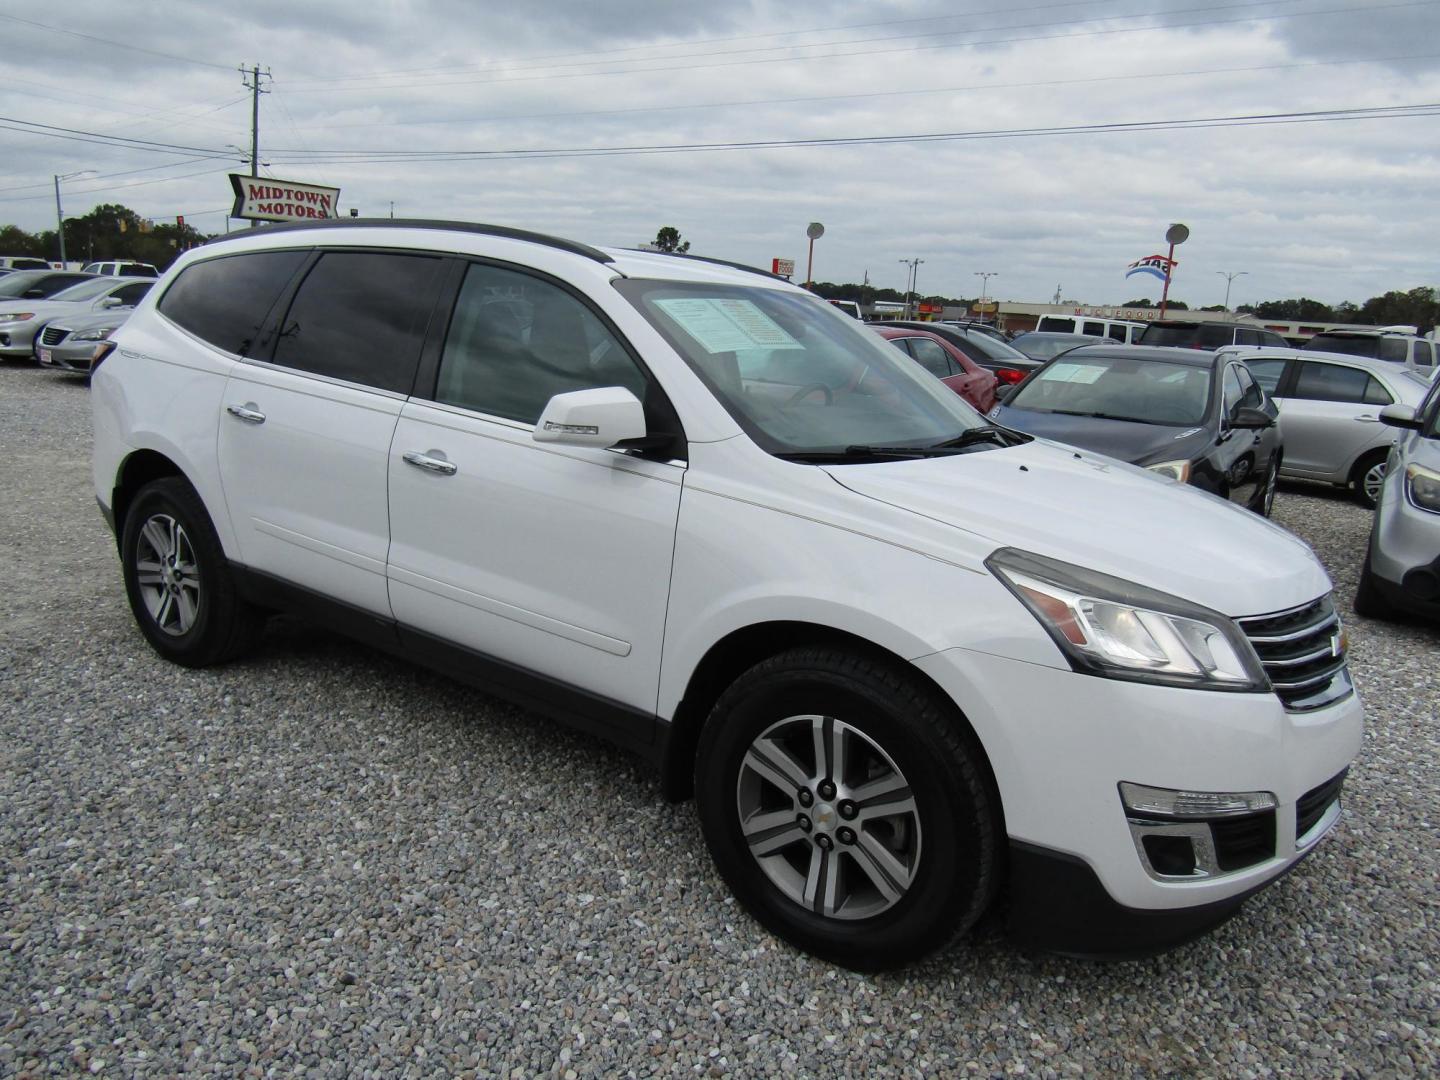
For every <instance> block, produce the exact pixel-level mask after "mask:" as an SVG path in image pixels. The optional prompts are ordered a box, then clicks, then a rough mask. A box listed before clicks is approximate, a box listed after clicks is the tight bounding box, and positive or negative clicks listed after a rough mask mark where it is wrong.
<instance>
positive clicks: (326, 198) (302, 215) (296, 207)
mask: <svg viewBox="0 0 1440 1080" xmlns="http://www.w3.org/2000/svg"><path fill="white" fill-rule="evenodd" d="M230 186H231V187H233V188H234V189H235V209H234V210H232V211H231V212H230V216H231V217H232V218H248V219H250V220H251V221H315V220H319V219H324V218H334V217H339V216H340V214H339V211H338V210H337V209H336V204H337V203H338V201H339V197H340V189H339V188H332V187H316V186H315V185H314V184H297V183H295V182H294V181H293V180H275V179H273V178H271V177H268V176H241V175H239V174H238V173H231V174H230Z"/></svg>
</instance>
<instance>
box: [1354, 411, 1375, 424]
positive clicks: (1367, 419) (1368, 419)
mask: <svg viewBox="0 0 1440 1080" xmlns="http://www.w3.org/2000/svg"><path fill="white" fill-rule="evenodd" d="M1355 419H1356V420H1358V421H1360V422H1361V423H1362V424H1378V423H1380V417H1378V416H1371V415H1370V414H1369V413H1364V414H1363V415H1361V416H1357V417H1355Z"/></svg>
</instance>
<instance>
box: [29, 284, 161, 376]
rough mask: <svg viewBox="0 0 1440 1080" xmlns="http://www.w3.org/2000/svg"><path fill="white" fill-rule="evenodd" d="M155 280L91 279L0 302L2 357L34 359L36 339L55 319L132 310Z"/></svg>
mask: <svg viewBox="0 0 1440 1080" xmlns="http://www.w3.org/2000/svg"><path fill="white" fill-rule="evenodd" d="M154 284H155V281H154V279H153V278H123V277H88V278H85V279H84V280H82V281H80V282H79V283H78V284H75V285H71V286H70V287H69V288H68V289H63V290H61V291H60V292H57V293H55V294H54V295H53V296H51V297H48V298H45V299H39V298H35V299H31V298H24V297H22V298H20V299H16V300H5V301H0V357H5V358H6V359H10V360H31V359H34V358H35V348H36V336H37V335H38V334H39V333H40V331H41V330H42V329H43V328H44V327H45V326H46V325H47V324H48V323H49V322H50V321H51V320H53V319H63V318H65V317H67V316H73V315H77V314H85V315H89V314H92V313H94V312H100V311H109V310H112V309H115V308H126V309H129V308H133V307H134V306H135V305H136V304H138V303H139V302H140V300H141V298H142V297H144V295H145V294H146V293H147V292H149V291H150V288H151V286H153V285H154Z"/></svg>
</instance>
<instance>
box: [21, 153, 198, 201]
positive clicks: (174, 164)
mask: <svg viewBox="0 0 1440 1080" xmlns="http://www.w3.org/2000/svg"><path fill="white" fill-rule="evenodd" d="M208 160H210V159H209V158H203V157H192V158H184V159H182V160H180V161H167V162H165V163H164V164H163V165H147V166H145V168H143V169H126V170H125V171H124V172H113V173H101V174H100V175H99V176H92V177H91V178H90V179H91V180H108V179H110V178H112V177H115V176H134V175H135V174H136V173H147V172H156V171H158V170H160V169H175V168H179V167H180V166H182V165H193V164H194V163H195V162H197V161H208ZM49 186H50V185H49V184H48V183H44V184H20V185H18V186H16V187H8V188H0V194H9V193H10V192H12V191H32V190H34V189H35V188H48V187H49Z"/></svg>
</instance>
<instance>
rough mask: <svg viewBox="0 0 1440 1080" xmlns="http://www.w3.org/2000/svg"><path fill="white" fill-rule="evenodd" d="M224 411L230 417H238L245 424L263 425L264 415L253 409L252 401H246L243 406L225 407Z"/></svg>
mask: <svg viewBox="0 0 1440 1080" xmlns="http://www.w3.org/2000/svg"><path fill="white" fill-rule="evenodd" d="M225 411H226V412H228V413H229V414H230V415H231V416H235V417H239V418H240V419H241V420H244V421H245V422H246V423H247V424H263V423H264V422H265V414H264V413H263V412H260V411H259V410H257V409H256V408H255V403H254V402H253V401H247V402H246V403H245V404H244V405H226V406H225Z"/></svg>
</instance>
